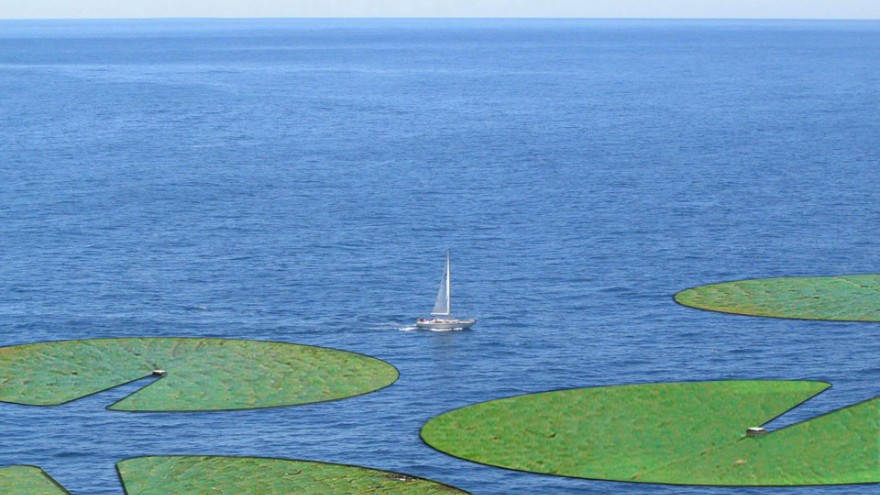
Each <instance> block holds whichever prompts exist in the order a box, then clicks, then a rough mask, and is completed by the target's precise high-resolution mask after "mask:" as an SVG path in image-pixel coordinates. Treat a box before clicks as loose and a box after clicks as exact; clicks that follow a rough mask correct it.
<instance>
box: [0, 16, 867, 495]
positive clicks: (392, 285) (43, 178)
mask: <svg viewBox="0 0 880 495" xmlns="http://www.w3.org/2000/svg"><path fill="white" fill-rule="evenodd" d="M878 60H880V23H876V22H865V23H858V22H848V23H847V22H840V23H838V22H677V21H663V22H659V21H658V22H648V21H627V22H622V21H415V20H413V21H389V20H382V21H331V20H328V21H314V20H311V21H307V20H300V21H294V20H279V21H269V20H263V21H101V22H96V21H90V22H85V21H66V22H48V21H43V22H25V21H18V22H8V21H7V22H0V340H2V344H3V345H14V344H21V343H27V342H39V341H45V340H59V339H78V338H93V337H122V336H208V337H231V338H246V339H269V340H281V341H290V342H297V343H302V344H313V345H320V346H328V347H334V348H339V349H345V350H350V351H356V352H360V353H365V354H369V355H372V356H376V357H379V358H381V359H384V360H387V361H389V362H390V363H392V364H394V365H395V366H397V367H398V368H399V370H400V373H401V377H400V380H399V381H398V382H397V383H396V384H395V385H393V386H391V387H389V388H386V389H384V390H381V391H379V392H376V393H373V394H369V395H366V396H362V397H357V398H353V399H349V400H343V401H338V402H331V403H324V404H317V405H309V406H301V407H291V408H281V409H270V410H260V411H248V412H232V413H204V414H202V413H199V414H126V413H117V412H110V411H106V410H104V408H105V407H106V406H107V405H109V404H111V403H112V402H114V401H115V400H117V399H118V398H120V397H121V396H123V395H126V394H128V393H130V392H131V391H133V390H134V389H136V388H137V386H138V385H132V386H129V387H127V388H122V389H117V390H114V391H112V392H108V393H106V394H99V395H97V396H93V397H90V398H87V399H84V400H81V401H78V402H74V403H71V404H68V405H64V406H60V407H55V408H34V407H24V406H17V405H11V404H3V405H0V428H2V434H0V465H8V464H34V465H39V466H42V467H43V468H44V469H46V470H47V471H48V472H49V473H50V474H51V475H52V476H54V477H55V478H56V479H57V480H58V481H59V482H61V483H62V484H63V485H65V486H66V487H67V488H68V489H69V490H71V491H72V492H73V493H74V494H75V495H111V494H112V495H120V494H121V493H122V489H121V487H120V485H119V482H118V480H117V476H116V473H115V471H114V463H115V462H116V461H118V460H120V459H123V458H127V457H132V456H138V455H145V454H160V455H161V454H217V455H259V456H278V457H285V458H295V459H309V460H318V461H328V462H338V463H346V464H357V465H363V466H368V467H373V468H378V469H387V470H393V471H400V472H405V473H409V474H413V475H418V476H424V477H428V478H432V479H435V480H438V481H442V482H444V483H448V484H451V485H454V486H457V487H459V488H462V489H465V490H468V491H470V492H472V493H474V494H475V495H504V494H512V493H529V494H532V493H534V494H554V495H562V494H600V493H601V494H604V493H623V494H641V493H650V494H679V493H686V494H728V493H736V494H761V495H765V494H778V493H785V494H787V493H797V494H818V493H822V494H829V493H830V494H836V495H844V494H847V495H848V494H863V493H880V488H878V486H876V485H873V486H861V487H852V486H850V487H834V488H821V489H819V488H802V489H791V488H789V489H779V488H768V489H704V488H683V487H668V486H657V485H636V484H622V483H608V482H600V481H588V480H579V479H563V478H556V477H550V476H539V475H532V474H526V473H517V472H512V471H506V470H502V469H496V468H491V467H484V466H479V465H476V464H472V463H469V462H465V461H462V460H458V459H454V458H452V457H449V456H446V455H444V454H441V453H439V452H436V451H434V450H432V449H431V448H429V447H427V446H426V445H424V444H423V443H422V442H421V441H420V440H419V437H418V431H419V428H420V427H421V425H422V424H424V423H425V422H426V421H427V420H428V419H430V418H431V417H433V416H435V415H437V414H440V413H442V412H445V411H448V410H450V409H454V408H458V407H461V406H465V405H468V404H472V403H476V402H480V401H485V400H489V399H494V398H500V397H506V396H511V395H515V394H524V393H530V392H538V391H545V390H553V389H561V388H570V387H583V386H597V385H612V384H626V383H645V382H661V381H691V380H717V379H749V378H761V379H816V380H827V381H829V382H831V383H833V384H834V388H833V389H832V390H830V391H828V392H826V393H825V394H823V395H822V396H820V397H819V398H817V399H815V400H813V401H810V403H808V404H806V405H804V406H803V407H801V408H799V409H798V410H796V411H793V412H792V413H790V414H789V415H787V416H786V417H784V418H781V419H780V422H783V423H784V422H786V421H788V422H793V421H799V420H802V419H805V418H809V417H812V416H815V415H817V414H821V413H824V412H828V411H831V410H833V409H836V408H840V407H844V406H846V405H849V404H853V403H855V402H858V401H861V400H865V399H869V398H872V397H875V396H877V395H880V380H878V378H880V357H878V356H880V326H878V325H877V324H855V323H828V322H809V321H788V320H772V319H757V318H748V317H740V316H732V315H722V314H715V313H709V312H703V311H696V310H692V309H687V308H684V307H681V306H678V305H676V304H675V303H674V302H673V301H672V295H673V294H674V293H675V292H677V291H679V290H682V289H685V288H688V287H692V286H695V285H701V284H704V283H710V282H718V281H725V280H735V279H741V278H757V277H773V276H787V275H834V274H850V273H872V272H878V270H880V254H878V253H880V250H878V234H877V232H878V230H877V225H878V223H877V220H878V215H880V189H878V187H877V184H878V183H880V64H878V62H877V61H878ZM447 248H452V253H453V278H454V296H453V297H454V303H455V305H456V306H457V309H458V311H457V312H458V313H459V314H461V315H473V316H476V317H477V318H479V319H480V322H479V323H478V325H477V326H476V327H474V328H473V329H472V330H471V331H466V332H449V333H431V332H415V331H401V328H406V327H407V326H409V325H411V324H412V323H413V321H414V318H415V317H416V316H418V315H420V314H425V313H426V312H427V311H428V310H429V309H430V307H431V306H432V304H433V298H434V295H435V293H436V285H437V284H438V283H439V277H440V274H441V271H442V263H443V252H444V251H445V249H447Z"/></svg>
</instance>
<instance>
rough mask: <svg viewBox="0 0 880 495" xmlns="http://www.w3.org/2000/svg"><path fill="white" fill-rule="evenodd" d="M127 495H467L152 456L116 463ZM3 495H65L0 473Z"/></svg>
mask: <svg viewBox="0 0 880 495" xmlns="http://www.w3.org/2000/svg"><path fill="white" fill-rule="evenodd" d="M116 467H117V470H118V472H119V476H120V478H122V484H123V485H125V493H126V494H127V495H193V494H203V493H204V494H208V493H210V494H212V495H241V494H246V493H247V494H260V495H291V494H297V493H299V494H320V495H362V494H367V493H372V494H388V495H456V494H459V495H467V492H465V491H462V490H458V489H456V488H453V487H451V486H448V485H444V484H441V483H437V482H435V481H431V480H426V479H423V478H416V477H414V476H408V475H405V474H399V473H392V472H388V471H379V470H376V469H367V468H362V467H358V466H346V465H342V464H327V463H323V462H312V461H291V460H286V459H269V458H262V457H216V456H150V457H135V458H132V459H126V460H124V461H121V462H119V463H117V465H116ZM0 493H2V494H3V495H69V492H67V491H66V490H64V489H63V488H62V487H61V486H60V485H58V484H57V483H56V482H55V481H54V480H53V479H52V478H51V477H49V475H48V474H46V473H45V472H43V470H42V469H40V468H38V467H33V466H12V467H8V468H2V469H0Z"/></svg>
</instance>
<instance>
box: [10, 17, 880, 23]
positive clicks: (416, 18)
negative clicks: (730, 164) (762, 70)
mask: <svg viewBox="0 0 880 495" xmlns="http://www.w3.org/2000/svg"><path fill="white" fill-rule="evenodd" d="M114 20H115V21H159V20H346V21H358V20H438V21H442V20H525V21H527V20H560V21H564V20H570V21H588V20H591V21H831V22H834V21H855V22H873V21H880V17H553V16H546V17H545V16H509V17H505V16H448V17H442V16H355V17H345V16H304V17H297V16H147V17H124V16H118V17H117V16H108V17H0V21H114Z"/></svg>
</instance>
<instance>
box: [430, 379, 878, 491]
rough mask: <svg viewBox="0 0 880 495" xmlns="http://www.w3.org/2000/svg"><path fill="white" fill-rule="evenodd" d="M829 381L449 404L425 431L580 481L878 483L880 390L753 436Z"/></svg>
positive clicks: (465, 453)
mask: <svg viewBox="0 0 880 495" xmlns="http://www.w3.org/2000/svg"><path fill="white" fill-rule="evenodd" d="M827 387H829V385H828V384H827V383H823V382H813V381H722V382H695V383H661V384H647V385H624V386H612V387H596V388H583V389H573V390H561V391H555V392H546V393H539V394H531V395H524V396H519V397H512V398H507V399H499V400H493V401H489V402H485V403H482V404H476V405H472V406H468V407H464V408H461V409H458V410H455V411H451V412H448V413H446V414H442V415H440V416H438V417H435V418H433V419H431V420H430V421H428V423H427V424H425V426H424V427H423V428H422V432H421V435H422V439H423V440H424V441H425V442H426V443H428V444H429V445H430V446H432V447H434V448H435V449H438V450H440V451H442V452H445V453H447V454H450V455H453V456H456V457H460V458H462V459H467V460H470V461H474V462H478V463H482V464H488V465H492V466H498V467H503V468H508V469H515V470H519V471H527V472H533V473H542V474H552V475H559V476H568V477H577V478H588V479H597V480H613V481H628V482H641V483H663V484H676V485H706V486H802V485H836V484H855V483H880V442H878V438H880V421H878V418H880V398H877V399H873V400H870V401H866V402H862V403H859V404H856V405H854V406H850V407H847V408H844V409H841V410H838V411H835V412H833V413H830V414H826V415H824V416H819V417H816V418H813V419H811V420H809V421H805V422H802V423H798V424H795V425H792V426H789V427H786V428H782V429H779V430H776V431H771V432H761V431H760V430H752V431H753V434H752V435H754V437H752V435H749V433H748V431H747V430H748V429H749V428H759V427H756V426H755V425H763V424H766V423H767V422H769V421H770V420H772V419H773V418H775V417H777V416H779V415H781V414H783V413H785V412H786V411H788V410H790V409H792V408H794V407H796V406H797V405H799V404H801V403H802V402H804V401H806V400H808V399H810V398H811V397H813V396H815V395H816V394H818V393H820V392H822V391H823V390H825V389H826V388H827ZM761 433H763V434H761Z"/></svg>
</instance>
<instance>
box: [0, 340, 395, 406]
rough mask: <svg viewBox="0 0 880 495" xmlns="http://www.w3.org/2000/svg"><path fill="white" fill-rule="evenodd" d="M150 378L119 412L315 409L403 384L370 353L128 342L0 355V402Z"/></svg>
mask: <svg viewBox="0 0 880 495" xmlns="http://www.w3.org/2000/svg"><path fill="white" fill-rule="evenodd" d="M166 370H167V371H166ZM151 376H152V377H156V379H155V380H154V381H153V382H152V383H150V384H148V385H147V386H145V387H144V388H142V389H141V390H139V391H137V392H135V393H134V394H132V395H130V396H128V397H126V398H124V399H122V400H120V401H119V402H117V403H115V404H113V405H112V406H110V409H112V410H117V411H134V412H189V411H222V410H238V409H258V408H266V407H279V406H292V405H299V404H309V403H314V402H324V401H330V400H337V399H343V398H346V397H352V396H356V395H361V394H365V393H368V392H372V391H375V390H378V389H380V388H383V387H386V386H388V385H390V384H392V383H394V381H396V380H397V378H398V372H397V369H396V368H395V367H394V366H392V365H390V364H388V363H386V362H384V361H381V360H378V359H375V358H372V357H369V356H364V355H361V354H355V353H351V352H345V351H339V350H335V349H327V348H322V347H314V346H306V345H298V344H288V343H282V342H264V341H253V340H226V339H194V338H123V339H93V340H70V341H58V342H44V343H39V344H27V345H20V346H13V347H3V348H0V383H2V387H0V402H12V403H16V404H25V405H34V406H51V405H58V404H64V403H66V402H70V401H72V400H76V399H79V398H82V397H85V396H88V395H92V394H96V393H99V392H102V391H105V390H108V389H111V388H114V387H117V386H120V385H124V384H126V383H130V382H133V381H135V380H140V379H142V378H147V377H151Z"/></svg>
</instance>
